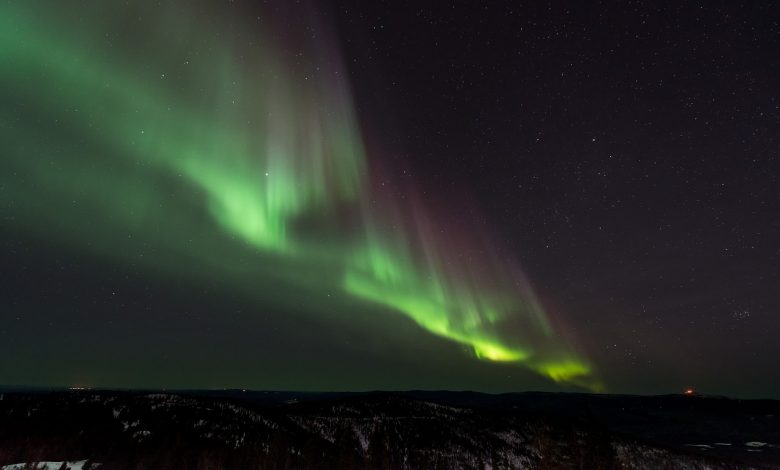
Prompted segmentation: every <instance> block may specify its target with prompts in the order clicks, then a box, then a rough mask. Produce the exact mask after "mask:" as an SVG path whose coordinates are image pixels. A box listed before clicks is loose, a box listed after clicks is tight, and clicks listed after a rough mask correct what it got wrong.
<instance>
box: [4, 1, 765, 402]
mask: <svg viewBox="0 0 780 470" xmlns="http://www.w3.org/2000/svg"><path fill="white" fill-rule="evenodd" d="M434 5H435V6H434ZM777 18H778V11H777V9H776V7H772V5H771V4H770V3H769V2H765V3H764V4H762V3H759V2H757V3H744V4H740V3H736V2H734V3H729V4H726V5H713V4H711V3H709V2H708V3H693V2H691V3H688V2H683V3H679V2H678V3H675V4H670V5H661V4H659V3H658V2H630V3H627V4H625V5H620V6H616V5H611V4H607V3H594V4H590V5H587V6H585V5H579V4H573V3H572V4H565V3H560V4H555V5H546V4H541V3H539V4H532V3H529V4H521V3H518V2H490V3H489V4H487V5H478V4H476V3H474V2H452V3H451V4H445V3H443V2H430V4H427V2H381V1H377V2H365V1H356V0H353V1H342V0H331V1H327V2H314V1H308V2H307V1H302V2H283V1H270V2H252V1H219V2H209V1H205V0H204V1H187V2H184V1H171V2H156V1H151V0H144V1H140V2H127V3H120V2H111V3H110V4H109V3H107V2H98V1H79V2H69V3H67V4H64V3H57V4H52V3H51V2H42V1H25V2H21V1H10V0H9V1H4V2H2V3H0V72H1V73H0V85H2V87H0V102H2V104H3V105H2V108H0V138H1V139H2V141H3V146H2V149H3V150H2V154H0V155H1V157H0V247H2V249H0V266H1V267H2V268H1V269H0V311H1V312H2V313H0V384H5V385H35V386H52V385H60V386H61V385H64V386H76V385H78V386H93V387H130V388H156V387H164V388H252V389H261V390H371V389H387V390H398V389H423V388H424V389H455V390H464V389H468V390H479V391H489V392H500V391H501V392H503V391H523V390H563V391H594V392H612V393H643V394H652V393H675V392H679V391H681V390H682V389H684V388H686V387H694V388H696V389H697V390H699V391H701V392H703V393H711V394H725V395H731V396H739V397H775V398H780V380H778V377H780V362H778V361H777V359H776V358H777V357H778V356H779V355H780V342H779V341H777V339H776V338H777V337H778V335H780V318H778V314H779V313H780V301H778V300H777V296H776V295H775V293H774V288H776V286H777V285H778V281H780V268H779V267H778V266H780V248H778V247H779V246H780V243H779V242H780V219H778V218H777V214H778V210H779V209H780V198H779V197H778V195H779V192H778V190H779V188H780V185H778V181H777V175H778V173H780V164H779V162H778V160H779V159H780V139H779V138H778V137H780V130H779V129H780V125H779V124H780V119H778V118H779V117H780V113H779V112H778V111H780V103H778V97H777V90H778V83H780V80H779V78H780V59H778V55H777V51H778V50H780V40H779V39H778V38H779V37H780V36H778V33H780V27H779V26H778V22H777Z"/></svg>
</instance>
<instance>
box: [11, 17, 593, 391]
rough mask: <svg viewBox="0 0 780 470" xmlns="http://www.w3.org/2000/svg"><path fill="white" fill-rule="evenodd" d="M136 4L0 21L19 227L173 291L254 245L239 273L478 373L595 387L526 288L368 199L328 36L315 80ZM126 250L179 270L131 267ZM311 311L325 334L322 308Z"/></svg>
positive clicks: (314, 44)
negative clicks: (303, 295)
mask: <svg viewBox="0 0 780 470" xmlns="http://www.w3.org/2000/svg"><path fill="white" fill-rule="evenodd" d="M140 4H143V11H156V12H158V14H157V15H156V16H155V17H148V16H144V17H141V16H139V13H138V11H141V7H140V6H139V4H136V5H135V6H124V7H117V6H116V5H106V4H100V3H98V2H95V3H89V4H88V7H87V6H82V7H81V8H74V7H73V6H72V5H69V6H67V7H65V6H60V5H59V4H58V6H56V7H52V5H51V4H50V3H43V2H40V3H39V2H25V3H13V2H5V3H4V4H3V5H2V6H1V7H0V40H2V41H0V71H2V74H1V75H0V83H2V85H3V91H2V97H3V101H4V103H7V105H6V106H4V109H3V110H2V114H0V119H1V120H2V126H1V127H0V136H2V138H3V140H4V142H5V149H4V155H3V158H2V160H3V161H2V165H3V171H2V175H1V176H0V183H2V185H3V188H4V196H3V198H4V200H6V201H13V204H12V206H13V207H12V209H9V211H10V212H11V217H8V218H7V220H13V222H12V223H11V227H10V228H12V229H14V230H22V231H25V232H28V233H34V234H40V235H45V236H49V237H54V238H58V239H60V240H61V241H62V242H63V243H67V244H70V245H72V246H76V247H78V248H79V249H82V250H91V251H94V252H98V253H101V254H105V255H108V256H110V257H111V258H113V259H114V262H116V263H130V262H132V263H137V262H138V263H141V264H143V265H144V266H146V268H147V269H157V270H163V271H168V272H173V273H178V272H181V271H183V270H182V269H181V268H180V267H179V263H180V260H181V259H183V258H195V259H200V260H202V261H203V262H204V263H208V266H209V269H210V270H212V272H211V274H210V275H211V276H214V277H215V278H219V277H230V276H232V275H234V274H233V273H234V271H235V270H236V267H235V266H234V265H231V264H230V262H229V261H228V259H229V257H228V256H226V253H230V252H231V249H232V248H231V247H232V246H234V245H236V244H248V245H249V246H251V247H253V249H254V252H253V253H254V256H255V258H254V259H253V260H249V261H246V260H244V259H243V258H242V262H244V263H247V264H250V265H251V264H256V265H264V266H265V269H266V270H265V272H264V274H263V276H267V277H277V278H284V280H285V282H288V283H292V284H295V285H298V286H299V287H300V288H303V289H318V288H321V286H329V287H334V286H335V287H336V288H340V289H343V293H344V295H346V296H348V297H349V298H352V299H353V300H354V302H368V303H373V304H377V305H381V306H384V307H386V308H390V309H392V310H394V311H398V312H401V313H403V314H404V315H405V316H407V317H408V318H410V319H411V320H413V321H414V322H415V323H416V324H417V325H419V326H420V327H421V328H423V329H425V330H427V331H428V332H430V333H432V334H434V335H437V336H440V337H443V338H446V339H448V340H450V341H453V342H456V343H459V344H461V345H465V346H467V347H468V348H470V349H471V350H472V351H473V353H474V354H475V355H476V357H478V358H480V359H483V360H487V361H502V362H514V363H518V364H524V365H526V366H527V367H529V368H531V369H533V370H535V371H537V372H539V373H541V374H543V375H545V376H547V377H549V378H551V379H553V380H555V381H558V382H565V383H575V384H579V385H583V386H587V387H590V388H598V382H597V381H595V379H593V378H592V368H591V366H590V365H589V364H588V362H587V361H586V360H585V359H583V358H582V357H580V356H579V355H578V354H577V353H576V352H574V349H573V348H571V347H569V346H567V345H566V343H565V341H564V340H563V339H562V338H561V337H560V336H559V335H558V334H557V333H556V332H555V330H554V328H553V327H552V326H551V325H550V322H549V321H548V319H547V316H546V314H545V312H544V310H543V308H542V305H541V303H540V302H539V301H538V300H537V299H536V297H535V295H534V293H533V290H532V289H531V288H530V287H529V285H528V284H527V283H526V282H525V281H523V280H522V275H518V274H517V272H516V270H515V269H514V268H513V267H511V266H510V265H509V264H508V263H506V262H503V261H501V260H497V259H496V258H497V257H496V256H493V255H488V256H485V257H484V258H483V259H481V260H469V261H467V262H466V261H463V260H458V259H456V258H455V257H454V256H453V251H452V250H450V249H448V243H449V242H448V241H447V240H445V239H444V238H443V237H441V236H438V235H436V234H437V233H439V232H440V231H441V230H443V229H444V228H445V227H446V224H444V225H442V226H438V225H433V224H435V222H433V221H434V220H437V219H436V217H435V214H429V213H428V210H427V209H426V208H425V205H424V204H423V203H422V202H419V201H416V202H414V203H411V204H402V203H401V202H400V201H398V200H394V198H392V197H390V196H389V195H387V194H382V192H381V191H380V190H379V188H377V187H376V185H372V182H371V181H372V180H371V178H369V176H368V174H369V171H368V168H369V167H371V166H372V164H371V160H372V158H376V157H375V156H370V155H366V152H365V150H364V147H363V144H362V139H361V135H360V132H359V126H358V124H357V118H356V115H355V111H354V109H353V105H352V103H351V98H350V93H349V88H348V84H347V81H346V76H347V74H346V73H345V72H344V70H343V67H341V66H340V65H339V60H338V56H337V54H335V53H334V51H333V48H332V47H325V46H323V44H327V42H326V41H324V40H323V39H322V37H323V36H326V35H325V34H320V35H319V37H311V36H304V35H300V36H301V37H296V38H295V41H294V43H295V44H296V47H298V48H299V49H300V50H302V51H304V52H305V53H306V54H309V55H313V56H315V57H320V59H319V61H318V62H316V63H318V64H319V66H317V67H314V68H313V69H306V67H303V66H300V65H298V64H296V63H295V61H294V59H293V57H292V56H291V54H290V53H289V51H288V50H287V49H286V48H284V47H280V46H279V45H278V42H279V38H278V36H279V33H275V32H274V31H272V30H271V28H269V30H267V31H262V32H258V28H257V25H254V26H252V27H250V25H249V24H247V23H246V22H243V21H241V20H240V19H237V18H235V17H232V16H231V15H229V14H220V13H217V12H215V13H214V15H213V22H211V23H205V22H203V21H197V20H196V19H195V17H194V16H188V15H187V14H186V12H187V11H188V9H189V8H192V9H194V8H195V6H193V5H192V4H190V3H188V4H186V5H185V4H181V5H178V7H179V8H176V9H175V10H174V9H173V7H164V6H154V5H152V2H140ZM199 6H201V7H203V8H208V6H207V5H205V4H204V5H199ZM51 9H54V10H55V12H54V13H53V12H51V11H46V12H45V11H44V10H51ZM98 17H99V18H101V19H102V20H101V21H98V20H97V19H96V18H98ZM106 18H111V19H112V20H111V21H108V20H106ZM126 18H138V24H137V25H135V26H136V27H137V29H139V30H142V31H143V34H138V33H135V34H133V33H130V32H126V34H127V35H128V37H124V38H123V40H122V41H119V40H118V38H115V37H114V36H113V35H112V34H114V33H112V32H111V31H114V30H115V28H114V27H115V26H116V25H117V24H121V22H122V21H125V19H126ZM82 25H87V27H82ZM227 31H231V33H229V34H228V33H226V32H227ZM171 32H174V33H175V34H171ZM204 43H205V44H207V45H208V46H207V47H204V46H203V44H204ZM161 44H162V45H163V46H162V47H161V46H160V45H161ZM33 115H43V116H46V119H44V120H41V119H39V118H34V117H33ZM371 200H381V201H382V202H381V203H380V207H378V208H372V207H371V206H370V203H369V201H371ZM340 214H341V215H340ZM345 219H346V222H345ZM52 228H56V233H52ZM127 232H131V233H139V232H140V233H141V235H140V236H141V237H146V238H149V239H154V240H155V243H157V245H158V246H159V247H162V251H165V252H166V253H165V254H162V255H160V256H155V257H150V258H146V259H144V260H141V261H139V260H138V259H135V258H134V257H132V256H131V255H129V254H128V253H130V252H131V250H129V249H127V248H126V247H127V246H129V245H128V244H130V243H132V242H130V241H127V240H126V239H125V237H123V236H122V235H121V234H124V233H127ZM182 232H183V233H187V239H188V240H191V242H187V243H183V242H182V240H181V237H180V236H178V234H179V233H182ZM326 233H327V234H335V236H333V235H328V236H326V235H325V234H326ZM467 238H468V237H467ZM123 247H125V248H124V249H123ZM472 248H473V247H472ZM476 249H480V250H486V252H489V251H490V247H485V246H478V247H476ZM123 253H124V254H123ZM269 255H273V256H274V257H273V258H269V257H268V256H269ZM333 273H337V274H336V275H335V276H334V274H333ZM186 274H187V275H189V273H186ZM256 282H257V284H258V285H261V284H263V283H264V279H257V280H256ZM261 297H262V296H261ZM308 310H309V312H308V314H310V315H317V310H316V305H311V306H310V307H309V309H308Z"/></svg>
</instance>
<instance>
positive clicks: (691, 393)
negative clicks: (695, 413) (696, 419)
mask: <svg viewBox="0 0 780 470" xmlns="http://www.w3.org/2000/svg"><path fill="white" fill-rule="evenodd" d="M694 393H696V392H695V391H694V390H693V389H692V388H686V389H685V394H686V395H689V396H690V395H693V394H694Z"/></svg>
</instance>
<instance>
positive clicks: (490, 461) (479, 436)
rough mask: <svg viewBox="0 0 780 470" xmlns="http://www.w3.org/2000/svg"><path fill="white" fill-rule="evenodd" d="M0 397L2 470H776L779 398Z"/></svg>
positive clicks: (525, 395)
mask: <svg viewBox="0 0 780 470" xmlns="http://www.w3.org/2000/svg"><path fill="white" fill-rule="evenodd" d="M1 398H2V399H1V400H0V468H2V469H4V470H10V469H14V470H16V469H20V468H33V467H32V465H27V467H25V465H24V464H29V463H31V462H50V463H48V464H44V465H45V468H48V469H53V468H65V466H71V467H73V468H81V469H88V468H101V469H113V468H132V469H142V468H143V469H180V468H181V469H217V468H230V469H243V468H312V469H313V468H340V469H349V468H422V469H429V468H474V469H489V468H492V469H498V468H581V469H599V468H647V469H663V468H670V469H672V468H674V469H677V468H692V469H704V468H712V469H719V468H740V469H741V468H778V469H780V402H777V401H771V400H730V399H725V398H716V397H695V396H694V397H687V396H676V395H675V396H673V395H670V396H657V397H634V396H612V395H585V394H582V395H579V394H548V393H521V394H504V395H487V394H478V393H469V392H463V393H459V392H406V393H360V394H310V393H279V392H244V391H219V392H176V393H143V392H115V391H92V390H79V391H37V392H30V391H24V392H23V391H6V392H5V393H2V396H1ZM63 462H66V463H65V465H63ZM13 464H22V465H13ZM38 468H44V467H42V466H39V467H38Z"/></svg>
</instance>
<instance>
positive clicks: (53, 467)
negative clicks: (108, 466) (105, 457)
mask: <svg viewBox="0 0 780 470" xmlns="http://www.w3.org/2000/svg"><path fill="white" fill-rule="evenodd" d="M63 463H64V464H65V468H66V469H68V470H82V469H83V468H84V465H86V463H87V461H86V460H74V461H64V462H63V461H59V462H55V461H47V462H23V463H14V464H11V465H4V466H2V467H0V470H25V469H26V468H34V469H35V470H60V468H62V464H63ZM96 465H100V464H92V467H95V466H96Z"/></svg>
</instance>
